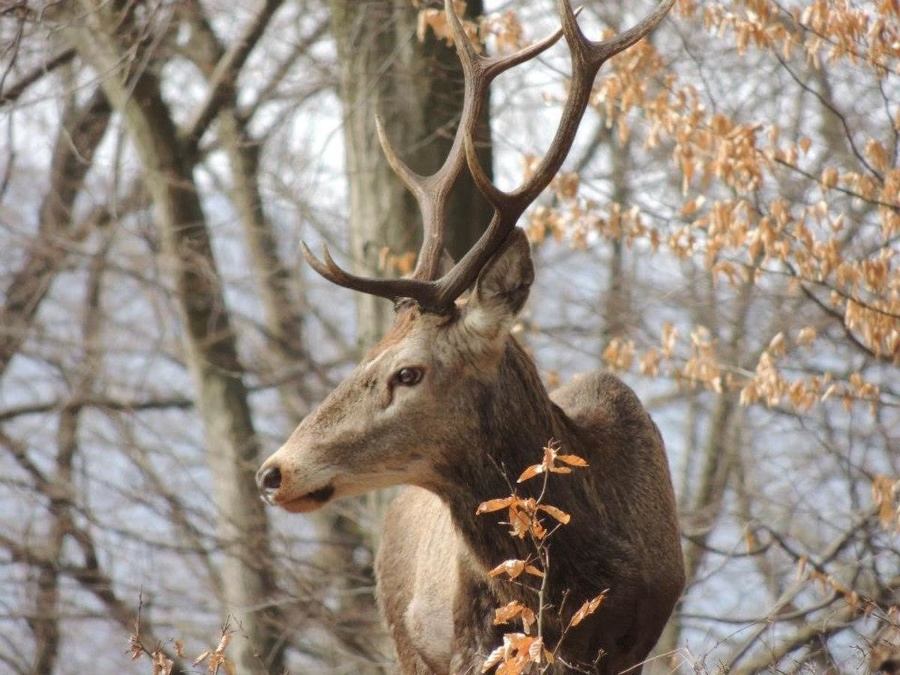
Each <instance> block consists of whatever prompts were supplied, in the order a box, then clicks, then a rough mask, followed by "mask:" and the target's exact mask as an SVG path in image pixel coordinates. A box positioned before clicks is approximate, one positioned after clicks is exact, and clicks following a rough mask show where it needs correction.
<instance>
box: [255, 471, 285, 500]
mask: <svg viewBox="0 0 900 675" xmlns="http://www.w3.org/2000/svg"><path fill="white" fill-rule="evenodd" d="M256 486H257V487H258V488H259V491H260V492H262V493H263V494H270V493H272V492H275V491H276V490H277V489H278V488H280V487H281V469H279V468H278V467H277V466H271V467H265V466H264V467H262V468H261V469H260V470H259V471H257V472H256Z"/></svg>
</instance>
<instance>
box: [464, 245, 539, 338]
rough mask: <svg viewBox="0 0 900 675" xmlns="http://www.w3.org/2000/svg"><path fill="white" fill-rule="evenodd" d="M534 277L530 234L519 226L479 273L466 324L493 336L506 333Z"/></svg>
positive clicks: (466, 316) (467, 310) (525, 297)
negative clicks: (527, 235)
mask: <svg viewBox="0 0 900 675" xmlns="http://www.w3.org/2000/svg"><path fill="white" fill-rule="evenodd" d="M533 281H534V265H533V264H532V262H531V249H530V247H529V245H528V238H527V237H526V236H525V232H524V230H522V229H521V228H518V227H517V228H515V229H513V231H512V232H511V233H510V234H509V236H508V237H507V238H506V241H504V242H503V244H502V245H501V246H500V249H499V250H498V251H497V252H496V253H495V254H494V257H493V258H491V259H490V261H489V262H488V263H487V264H486V265H485V266H484V268H483V269H482V270H481V274H479V275H478V280H477V281H476V282H475V287H474V288H473V289H472V293H471V294H470V296H469V301H468V303H467V304H466V309H465V314H464V320H465V322H466V326H467V327H468V328H470V329H471V330H472V331H474V332H476V333H479V334H481V335H483V336H485V337H487V338H490V339H493V338H496V337H499V336H501V335H504V336H505V335H506V333H507V332H508V331H509V330H510V328H512V325H513V321H515V318H516V315H517V314H518V313H519V310H521V309H522V305H524V304H525V301H526V300H527V299H528V291H529V289H530V288H531V282H533Z"/></svg>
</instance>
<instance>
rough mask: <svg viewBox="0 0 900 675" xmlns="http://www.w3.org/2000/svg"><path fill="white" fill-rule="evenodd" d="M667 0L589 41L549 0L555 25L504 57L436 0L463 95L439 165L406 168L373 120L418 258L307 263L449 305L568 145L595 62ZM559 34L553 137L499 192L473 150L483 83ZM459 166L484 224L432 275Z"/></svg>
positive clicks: (633, 35)
mask: <svg viewBox="0 0 900 675" xmlns="http://www.w3.org/2000/svg"><path fill="white" fill-rule="evenodd" d="M674 2H675V0H663V2H661V3H660V4H659V5H658V6H657V8H656V9H655V10H654V11H653V12H652V13H650V14H649V15H648V16H646V17H645V18H644V19H643V20H641V21H640V22H639V23H638V24H637V25H635V26H634V27H632V28H630V29H629V30H627V31H625V32H624V33H621V34H619V35H616V36H613V37H611V38H609V39H607V40H603V41H600V42H594V41H592V40H589V39H588V38H586V37H585V36H584V33H582V31H581V28H580V27H579V26H578V21H577V18H576V17H577V15H578V11H580V10H578V11H576V10H573V9H572V6H571V3H570V2H568V0H557V8H558V11H559V15H560V20H561V27H560V28H559V29H557V30H556V31H555V32H554V33H553V34H551V35H549V36H547V37H546V38H544V39H543V40H540V41H539V42H536V43H534V44H533V45H530V46H528V47H526V48H524V49H522V50H520V51H518V52H516V53H515V54H511V55H509V56H505V57H494V58H490V57H486V56H482V55H480V54H478V53H476V51H475V48H474V46H473V45H472V43H471V42H470V41H469V38H468V37H467V36H466V34H465V31H464V30H463V26H462V23H461V22H460V19H459V17H458V16H457V15H456V12H455V11H454V10H453V6H452V0H444V10H445V12H446V13H447V17H448V19H449V22H450V26H451V29H452V31H453V38H454V42H455V44H456V51H457V53H458V54H459V59H460V62H461V64H462V67H463V76H464V80H465V84H464V86H465V94H464V98H463V109H462V114H461V118H460V123H459V127H458V128H457V130H456V136H455V137H454V139H453V145H452V147H451V149H450V153H449V154H448V156H447V159H446V160H445V161H444V164H443V165H442V166H441V168H440V169H438V171H437V172H436V173H434V174H432V175H430V176H421V175H419V174H417V173H416V172H414V171H413V170H412V169H410V168H409V167H408V166H407V165H406V164H405V163H404V162H403V161H402V160H401V159H400V158H399V156H398V155H397V153H396V151H395V150H394V149H393V147H392V146H391V144H390V142H389V140H388V138H387V136H386V134H385V131H384V127H383V125H382V124H381V120H376V121H377V129H378V139H379V141H380V142H381V147H382V149H383V150H384V153H385V156H386V158H387V160H388V163H389V164H390V166H391V168H392V169H393V170H394V172H395V173H396V174H397V176H399V177H400V179H401V180H402V181H403V183H404V184H405V185H406V187H407V188H408V189H409V190H410V192H412V194H413V195H414V196H415V198H416V200H417V202H418V204H419V210H420V211H421V213H422V221H423V224H424V236H423V242H422V248H421V249H420V251H419V260H418V262H417V264H416V268H415V270H414V271H413V274H412V276H411V277H410V278H408V279H377V278H368V277H362V276H357V275H354V274H351V273H349V272H346V271H344V270H343V269H341V268H340V267H339V266H338V265H337V264H336V263H335V262H334V260H333V259H332V258H331V256H330V254H329V253H328V250H327V248H326V249H325V255H324V258H325V261H324V262H322V261H320V260H319V259H318V258H316V257H315V256H314V255H313V254H312V252H311V251H310V250H309V248H308V247H307V246H306V244H303V255H304V257H305V258H306V260H307V261H308V262H309V264H310V265H311V266H312V267H313V269H315V270H316V272H318V273H319V274H321V275H322V276H323V277H325V278H326V279H328V280H329V281H331V282H333V283H335V284H338V285H339V286H344V287H345V288H350V289H353V290H356V291H361V292H363V293H367V294H370V295H377V296H380V297H383V298H388V299H390V300H394V301H397V300H399V299H401V298H411V299H413V300H415V301H416V302H417V303H418V304H419V305H420V306H421V307H422V308H423V309H424V310H426V311H434V312H441V311H446V310H447V309H449V308H450V307H451V306H452V305H453V303H454V302H455V301H456V299H457V298H458V297H459V296H460V295H462V293H463V292H465V290H466V289H467V288H469V287H470V286H471V285H472V284H473V283H474V282H475V279H476V278H477V276H478V273H479V272H480V271H481V268H482V267H484V265H485V264H486V263H487V262H488V261H489V260H490V259H491V257H492V256H493V255H494V253H496V251H497V249H498V248H499V247H500V245H501V244H502V243H503V241H504V240H505V239H506V237H507V236H509V233H510V232H511V231H512V229H513V228H514V227H515V226H516V222H517V221H518V220H519V218H520V217H521V215H522V213H524V211H525V209H527V208H528V206H530V205H531V204H532V203H533V202H534V201H535V199H537V197H538V195H540V193H541V192H542V191H543V190H544V188H546V187H547V185H548V184H549V183H550V181H551V180H552V179H553V177H554V176H555V175H556V173H557V172H558V171H559V168H560V167H561V166H562V163H563V161H564V160H565V158H566V156H567V155H568V153H569V150H570V149H571V147H572V142H573V141H574V139H575V134H576V132H577V130H578V125H579V124H580V123H581V119H582V117H583V116H584V112H585V110H586V109H587V105H588V102H589V100H590V93H591V88H592V87H593V84H594V79H595V78H596V76H597V72H598V71H599V70H600V67H601V66H602V65H603V64H604V63H605V62H606V61H607V60H608V59H609V58H610V57H612V56H614V55H615V54H618V53H619V52H621V51H623V50H625V49H627V48H628V47H630V46H631V45H633V44H634V43H635V42H637V41H638V40H640V39H641V38H643V37H644V36H646V35H647V34H648V33H650V32H651V31H652V30H653V29H654V28H656V26H657V25H659V23H660V22H661V21H662V19H663V18H664V17H665V16H666V14H667V13H668V12H669V10H670V9H671V7H672V5H673V4H674ZM561 36H565V39H566V43H567V44H568V47H569V54H570V59H571V63H572V82H571V86H570V88H569V95H568V98H567V99H566V103H565V106H564V108H563V113H562V117H561V119H560V123H559V127H558V128H557V130H556V135H555V136H554V138H553V141H552V143H551V144H550V147H549V148H548V150H547V153H546V154H545V155H544V157H543V158H542V160H541V162H540V164H539V165H538V167H537V169H536V170H535V171H534V173H533V174H532V175H531V177H530V178H529V179H528V180H527V181H526V182H525V183H524V184H523V185H521V186H520V187H519V188H517V189H516V190H513V191H511V192H503V191H501V190H500V189H498V188H497V187H496V186H495V185H494V184H493V183H491V181H490V180H489V179H488V177H487V175H486V174H485V172H484V170H483V168H482V167H481V166H480V165H479V163H478V160H477V158H476V156H475V148H474V141H473V138H474V134H475V128H476V125H477V121H478V119H479V117H480V115H481V109H482V107H483V105H484V101H485V100H486V98H487V91H488V88H489V87H490V84H491V82H492V81H493V80H494V79H495V78H496V77H497V76H498V75H500V74H501V73H503V72H505V71H507V70H509V69H510V68H513V67H515V66H517V65H519V64H521V63H524V62H526V61H529V60H531V59H533V58H535V57H536V56H537V55H539V54H541V53H542V52H544V51H545V50H546V49H547V48H549V47H550V46H552V45H553V44H555V43H556V42H557V40H559V38H560V37H561ZM464 163H465V164H467V165H468V168H469V171H470V172H471V174H472V176H473V178H474V180H475V184H476V185H477V186H478V189H479V190H480V191H481V193H482V194H483V195H484V197H485V198H486V199H487V200H488V202H489V203H490V204H491V206H493V208H494V216H493V218H492V219H491V222H490V224H489V225H488V227H487V229H486V230H485V232H484V234H482V236H481V238H480V239H479V240H478V241H477V242H476V244H475V245H474V246H473V247H472V248H471V249H470V250H469V251H468V252H467V253H466V254H465V255H464V256H463V258H462V259H461V260H460V261H459V262H458V263H457V264H456V265H455V266H454V267H453V268H452V269H451V270H450V271H449V272H447V274H445V275H444V276H443V277H439V267H440V259H441V255H442V254H443V250H444V232H445V230H446V226H447V212H446V207H447V203H448V199H449V195H450V190H451V188H452V187H453V184H454V183H455V182H456V179H457V178H458V177H459V174H460V172H461V171H462V167H463V164H464Z"/></svg>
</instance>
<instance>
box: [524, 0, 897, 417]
mask: <svg viewBox="0 0 900 675" xmlns="http://www.w3.org/2000/svg"><path fill="white" fill-rule="evenodd" d="M740 5H741V7H740V8H738V7H736V6H733V5H727V6H726V5H725V4H723V3H703V4H702V5H701V3H698V2H695V1H693V0H681V2H680V3H679V4H678V11H679V12H680V13H681V14H682V15H683V16H685V17H689V18H690V17H694V18H695V19H696V17H695V15H696V14H698V13H700V14H702V16H701V17H700V20H701V21H702V23H703V25H704V26H705V28H706V30H707V31H709V32H710V33H712V34H715V35H717V36H727V35H728V34H731V35H732V36H733V39H734V42H735V47H736V49H737V50H738V52H740V53H744V52H746V51H747V50H748V49H757V50H768V51H771V52H773V53H774V54H776V57H777V58H779V59H786V58H788V57H789V56H790V55H791V54H793V53H794V52H799V53H802V54H804V55H805V56H806V59H807V61H808V63H809V64H810V66H811V67H812V68H821V67H824V66H825V65H828V66H835V65H836V64H837V65H841V64H843V65H847V64H849V65H850V66H854V67H855V66H865V67H867V68H870V69H871V70H872V71H874V72H875V73H876V74H877V77H879V78H881V80H882V85H883V87H884V89H885V91H889V90H891V89H892V88H893V87H896V86H897V85H898V80H900V51H898V48H897V45H898V44H900V29H898V25H900V21H898V16H897V15H898V12H900V10H898V7H897V4H896V3H892V2H883V3H875V7H874V11H873V7H868V8H866V9H861V8H860V7H857V6H854V5H851V4H850V3H848V2H831V1H828V2H826V1H824V0H822V1H817V2H812V3H810V4H808V5H806V6H805V7H803V8H795V9H792V10H790V11H788V10H786V9H784V8H780V6H779V5H776V4H774V3H770V2H763V1H762V0H754V1H748V2H742V3H740ZM738 9H740V11H738ZM652 83H656V85H655V86H653V84H652ZM592 105H593V106H594V107H595V109H596V110H597V111H598V112H599V113H600V114H601V115H602V116H603V118H604V120H605V122H606V124H607V126H608V127H610V128H614V129H615V130H616V131H617V134H618V137H619V139H620V140H621V141H623V142H624V141H626V140H634V139H633V138H632V137H633V135H634V133H633V129H632V126H633V125H634V124H640V125H641V133H640V137H639V139H638V140H641V141H642V142H643V144H644V147H645V149H646V150H648V151H653V150H654V149H657V148H659V147H661V146H662V145H667V146H671V147H672V159H673V162H674V165H675V167H676V168H677V169H678V171H679V173H680V176H681V189H682V193H683V197H684V202H683V205H682V207H681V209H680V212H679V213H678V219H677V221H680V224H678V223H677V221H676V224H675V225H674V226H672V227H671V228H670V229H669V231H668V232H665V231H663V230H660V228H659V227H652V226H649V225H648V224H647V222H646V221H645V218H644V217H643V216H642V214H641V212H640V211H639V210H638V209H637V208H635V207H631V208H625V207H623V206H622V205H619V204H615V203H614V204H609V205H601V204H597V203H595V202H593V201H591V200H589V199H584V198H581V197H580V196H579V194H578V177H577V176H574V175H563V176H560V177H559V178H558V179H557V180H556V182H555V184H554V187H555V190H556V196H557V204H558V205H559V206H555V207H553V208H550V207H541V208H538V209H536V210H535V211H534V212H533V214H532V217H531V222H530V225H529V230H530V236H531V237H532V238H533V239H534V240H537V241H540V240H542V239H543V238H545V237H547V236H552V237H554V238H556V239H563V238H566V239H569V240H571V241H572V242H573V243H574V244H575V245H584V244H585V242H586V241H587V237H588V235H589V234H590V233H596V234H599V235H600V236H601V237H603V238H608V239H610V240H617V241H621V242H623V243H624V244H625V245H627V246H632V245H634V244H635V242H638V241H641V242H642V243H644V244H645V246H646V245H647V244H649V246H647V248H649V250H650V252H651V253H656V252H658V251H659V250H660V249H662V248H664V249H666V250H667V251H668V252H669V253H670V254H672V255H674V257H675V258H676V259H687V258H691V259H694V260H702V261H703V263H704V265H705V267H706V269H707V271H708V273H709V275H710V276H711V278H712V279H713V280H714V282H715V283H717V284H723V283H724V284H728V285H730V286H731V287H733V288H735V289H739V288H741V287H744V286H746V285H748V284H749V285H754V284H757V285H758V284H765V283H766V280H767V279H774V280H780V279H783V278H785V277H786V278H788V279H789V289H788V292H789V293H793V294H795V295H797V294H804V295H807V296H808V297H809V299H810V302H811V303H815V304H817V305H819V306H821V309H822V311H823V312H826V313H828V314H830V315H833V316H835V317H836V318H837V319H838V320H839V321H840V322H841V323H842V324H843V328H844V330H845V331H846V332H847V334H848V337H849V339H850V340H851V341H852V342H853V343H855V344H857V345H858V346H859V347H860V348H861V349H863V350H865V351H866V352H867V353H868V354H869V355H870V357H871V358H872V359H873V360H875V361H880V362H887V363H894V364H900V255H898V247H897V244H896V242H897V240H898V238H900V167H898V165H897V152H896V148H895V146H896V142H895V139H896V136H897V134H898V133H900V116H895V118H893V119H892V120H890V122H891V126H889V127H878V126H876V125H873V126H872V128H871V129H866V130H865V131H866V133H871V134H872V135H870V136H868V137H865V138H861V139H859V140H855V139H856V138H857V137H858V136H860V134H859V133H858V131H857V130H853V131H852V132H850V131H847V136H848V142H849V143H851V144H852V145H853V146H854V147H853V150H854V153H855V155H854V157H853V158H852V159H853V162H852V163H851V162H848V161H846V160H842V159H841V158H835V159H833V160H830V159H829V155H830V154H831V150H830V148H828V147H825V146H823V145H822V144H821V142H820V141H817V140H813V139H811V138H809V137H807V136H802V135H801V136H799V137H798V136H797V134H796V133H792V132H793V131H794V130H791V129H785V128H783V126H782V125H781V123H780V122H779V121H772V120H771V119H759V120H752V121H748V122H739V121H737V120H735V119H732V118H730V117H728V116H727V115H726V114H723V113H721V112H716V111H714V110H709V109H708V108H707V107H706V105H705V104H704V103H703V101H702V100H701V96H700V95H699V93H698V91H697V90H696V88H695V87H694V86H693V85H691V84H684V83H682V82H681V81H680V80H679V78H678V76H677V75H676V74H675V73H674V72H673V71H672V70H670V69H669V68H667V64H666V63H665V60H664V59H663V58H662V57H661V55H660V53H659V52H658V51H657V50H656V48H655V47H654V45H653V43H652V41H642V42H641V43H639V44H638V45H636V46H634V47H633V48H631V49H629V50H627V51H625V52H624V53H622V54H619V55H617V56H616V57H614V58H613V59H611V61H610V63H609V64H608V66H607V70H605V72H604V77H602V78H601V79H600V81H599V82H598V86H597V87H596V89H595V91H594V94H593V98H592ZM787 139H790V140H787ZM857 146H858V147H857ZM526 171H527V169H526ZM786 180H787V181H789V182H791V183H792V184H797V185H800V186H802V187H803V189H804V190H805V195H804V198H803V199H802V200H789V199H787V198H786V197H785V196H784V195H783V194H782V192H781V183H784V182H785V181H786ZM711 195H714V196H711ZM848 203H850V204H852V205H854V207H855V208H856V209H858V210H868V212H869V214H870V215H867V216H866V222H865V223H862V222H859V221H858V219H857V220H856V221H855V222H853V221H851V219H850V217H849V216H848V215H847V213H846V212H845V209H846V208H847V204H848ZM857 218H858V217H857ZM863 228H868V229H867V230H866V239H865V245H863V244H862V243H861V241H862V239H861V236H860V232H861V231H862V229H863ZM874 228H878V229H879V230H880V231H877V230H875V229H874ZM817 339H818V335H817V330H816V327H815V326H801V327H798V328H797V329H796V332H795V334H793V335H787V334H784V333H779V334H776V335H774V336H772V338H771V342H772V344H771V346H770V348H769V349H766V350H763V351H762V352H761V353H760V354H759V355H758V363H757V365H756V367H755V368H752V369H747V368H746V367H745V368H740V369H738V368H735V367H733V365H732V364H727V363H722V362H721V359H720V356H719V352H718V349H717V345H716V341H715V340H714V339H712V338H711V337H710V335H709V331H708V330H707V329H706V328H705V327H703V326H696V327H694V329H693V330H691V331H690V340H689V342H687V343H686V344H683V345H682V348H681V349H680V350H679V351H678V352H677V353H673V350H672V349H671V348H667V347H663V348H662V349H658V348H650V349H649V350H647V351H646V352H645V353H643V354H641V355H638V354H637V348H636V346H635V345H634V344H633V343H631V342H630V341H628V340H620V341H618V342H614V343H613V344H610V345H609V348H608V349H607V352H606V354H605V358H606V361H607V364H608V365H609V366H611V367H613V368H618V369H623V370H625V369H629V368H631V367H632V366H633V365H635V364H639V366H640V371H641V372H642V373H643V374H645V375H648V376H657V375H660V374H663V375H668V376H670V377H673V378H675V379H677V380H679V381H680V382H683V383H685V384H687V385H690V386H700V387H705V388H707V389H709V390H712V391H716V392H721V391H723V390H731V391H734V390H737V391H739V392H740V399H741V402H742V403H743V404H744V405H752V404H756V403H762V404H765V405H767V406H769V407H773V406H780V405H785V404H789V405H792V406H794V408H795V409H797V410H800V411H804V410H808V409H809V408H811V407H812V406H814V405H816V404H817V403H820V402H822V401H825V400H828V399H829V398H832V397H834V398H839V399H841V400H843V402H844V405H845V406H847V407H848V408H849V407H850V406H852V405H854V404H856V403H863V404H864V405H868V406H870V407H871V408H872V409H873V410H874V409H875V407H876V406H877V403H878V401H879V393H880V392H879V386H878V383H877V382H871V381H867V380H866V378H865V376H864V375H863V374H861V373H859V372H849V373H845V372H837V371H833V372H832V371H823V372H818V373H809V372H805V373H804V374H803V375H802V376H795V375H791V376H789V375H787V374H786V373H785V370H784V369H783V368H782V367H781V361H782V357H784V356H786V355H788V354H789V353H790V352H791V351H792V350H802V349H805V350H812V349H815V346H816V345H815V343H816V341H817ZM666 362H667V363H666ZM664 363H666V365H667V366H668V367H667V368H666V369H665V371H663V370H662V369H661V366H662V365H663V364H664Z"/></svg>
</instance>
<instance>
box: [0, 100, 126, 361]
mask: <svg viewBox="0 0 900 675" xmlns="http://www.w3.org/2000/svg"><path fill="white" fill-rule="evenodd" d="M111 113H112V110H111V108H110V106H109V103H108V102H107V100H106V96H105V95H104V94H103V92H102V91H100V90H99V89H98V90H97V91H96V92H95V93H94V95H93V96H91V97H90V99H89V100H88V102H87V104H86V105H84V106H81V107H76V106H72V107H70V108H69V109H68V110H67V112H66V113H65V115H64V116H63V123H62V129H61V130H60V134H59V137H58V138H57V141H56V146H55V147H54V149H53V163H52V166H51V176H50V187H49V189H48V190H47V194H46V196H45V197H44V200H43V202H42V204H41V208H40V214H39V223H38V234H37V236H36V237H35V243H34V246H33V248H32V250H31V251H29V252H28V255H27V256H26V258H25V261H24V263H23V264H22V266H21V267H20V268H19V270H18V271H17V272H16V274H15V275H13V278H12V281H11V282H10V284H9V286H8V288H7V289H6V293H5V299H4V301H3V306H2V307H0V376H2V374H3V372H4V371H5V370H6V366H7V365H8V364H9V361H10V359H12V357H13V356H14V355H15V353H16V352H17V351H18V350H19V346H20V345H21V344H22V341H23V340H24V339H25V337H26V335H27V333H28V329H29V327H30V326H31V322H32V320H33V319H34V316H35V315H36V314H37V310H38V308H39V307H40V304H41V300H43V298H44V297H45V296H46V294H47V291H48V290H49V289H50V285H51V283H52V281H53V278H54V277H55V276H56V274H57V273H58V272H59V271H60V270H61V269H62V267H63V265H64V263H65V261H66V258H67V254H68V252H69V249H70V244H71V243H72V242H74V241H78V240H79V239H81V238H82V237H83V236H84V235H85V234H86V233H85V232H82V231H80V230H79V229H78V228H77V227H76V226H75V223H74V222H73V219H72V206H73V204H74V203H75V198H76V197H77V196H78V194H79V193H80V192H81V188H82V186H83V185H84V178H85V176H86V175H87V172H88V170H89V169H90V168H91V162H92V160H93V157H94V152H95V151H96V149H97V147H98V146H99V145H100V141H102V140H103V136H104V135H105V134H106V128H107V126H108V125H109V118H110V115H111Z"/></svg>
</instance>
